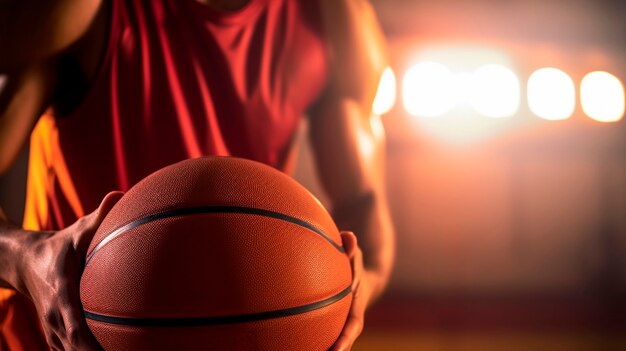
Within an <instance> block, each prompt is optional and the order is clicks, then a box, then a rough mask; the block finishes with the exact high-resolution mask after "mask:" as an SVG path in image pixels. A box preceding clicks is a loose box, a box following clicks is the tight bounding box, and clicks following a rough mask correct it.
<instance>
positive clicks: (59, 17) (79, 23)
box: [0, 0, 108, 70]
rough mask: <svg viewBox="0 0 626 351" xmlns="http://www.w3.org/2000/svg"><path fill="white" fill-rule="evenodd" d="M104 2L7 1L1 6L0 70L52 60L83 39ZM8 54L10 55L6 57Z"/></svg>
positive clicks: (69, 0) (72, 0) (105, 1)
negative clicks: (1, 52)
mask: <svg viewBox="0 0 626 351" xmlns="http://www.w3.org/2000/svg"><path fill="white" fill-rule="evenodd" d="M106 3H108V1H107V0H48V1H39V0H8V1H2V5H0V23H1V24H0V26H1V27H2V28H0V47H2V48H3V52H4V53H5V54H3V55H1V57H2V58H1V59H0V69H2V70H11V69H13V68H16V66H17V67H19V66H20V65H28V64H29V63H31V62H32V63H36V62H41V61H43V60H46V59H48V58H51V57H55V56H57V55H59V54H60V53H62V52H64V51H65V50H67V49H68V48H70V47H71V46H72V45H73V44H75V43H76V42H78V41H79V40H80V39H81V38H83V37H84V36H85V35H86V34H87V33H88V32H89V30H90V28H91V27H92V26H93V25H94V22H95V21H96V19H97V18H98V14H99V13H101V11H102V10H103V8H104V6H105V4H106ZM6 53H10V54H6Z"/></svg>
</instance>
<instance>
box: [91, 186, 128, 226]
mask: <svg viewBox="0 0 626 351" xmlns="http://www.w3.org/2000/svg"><path fill="white" fill-rule="evenodd" d="M122 196H124V192H122V191H111V192H110V193H108V194H107V195H106V196H105V197H104V199H102V202H101V203H100V206H98V209H97V210H96V213H97V217H98V225H100V222H102V220H103V219H104V217H105V216H106V215H107V214H108V213H109V211H111V209H112V208H113V206H115V204H116V203H117V202H118V201H119V200H120V199H121V198H122Z"/></svg>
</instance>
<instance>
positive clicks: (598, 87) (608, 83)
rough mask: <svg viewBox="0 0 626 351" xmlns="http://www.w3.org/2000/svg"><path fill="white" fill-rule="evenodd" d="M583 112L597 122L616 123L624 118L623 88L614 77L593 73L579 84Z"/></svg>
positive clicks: (604, 73)
mask: <svg viewBox="0 0 626 351" xmlns="http://www.w3.org/2000/svg"><path fill="white" fill-rule="evenodd" d="M580 102H581V104H582V108H583V111H584V112H585V114H586V115H587V116H589V117H590V118H592V119H594V120H596V121H598V122H616V121H619V120H620V119H622V117H623V116H624V86H623V85H622V83H621V82H620V81H619V79H617V77H615V76H614V75H612V74H610V73H608V72H603V71H595V72H591V73H589V74H587V75H586V76H585V77H584V78H583V80H582V82H581V84H580Z"/></svg>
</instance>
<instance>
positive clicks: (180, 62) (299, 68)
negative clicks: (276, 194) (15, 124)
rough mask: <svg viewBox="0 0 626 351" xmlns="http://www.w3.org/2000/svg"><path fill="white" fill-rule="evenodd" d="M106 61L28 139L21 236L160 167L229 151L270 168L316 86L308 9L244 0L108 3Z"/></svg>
mask: <svg viewBox="0 0 626 351" xmlns="http://www.w3.org/2000/svg"><path fill="white" fill-rule="evenodd" d="M112 7H113V8H112V16H111V18H112V21H111V27H110V35H109V40H108V47H107V49H106V54H105V55H106V56H105V58H104V62H103V65H102V68H101V71H100V72H99V74H98V77H97V78H96V81H95V83H94V85H93V87H92V90H91V91H90V92H89V93H88V94H87V97H86V98H85V100H84V101H83V103H82V104H81V105H79V106H78V107H77V108H76V109H75V110H74V111H73V112H71V113H70V114H69V115H68V116H63V117H57V118H55V117H54V116H51V115H46V116H44V117H43V118H42V119H41V120H40V121H39V123H38V125H37V126H36V128H35V130H34V133H33V135H32V137H31V155H30V169H29V178H28V190H27V193H28V194H27V201H26V212H25V223H24V224H25V226H26V227H27V228H29V229H58V228H63V227H65V226H67V225H69V224H71V223H73V222H74V221H75V220H76V219H77V218H79V217H81V216H82V215H84V214H86V213H89V212H90V211H92V210H94V209H95V208H96V207H97V206H98V204H99V203H100V201H101V200H102V198H103V197H104V195H106V193H107V192H109V191H112V190H124V191H125V190H128V188H130V187H131V186H132V185H133V184H135V183H136V182H138V181H139V180H141V179H142V178H144V177H145V176H147V175H148V174H150V173H152V172H153V171H156V170H158V169H160V168H162V167H164V166H166V165H169V164H172V163H175V162H178V161H180V160H183V159H186V158H191V157H198V156H203V155H232V156H239V157H245V158H249V159H253V160H256V161H260V162H263V163H266V164H269V165H271V166H274V167H276V168H279V169H282V168H283V167H284V166H285V160H286V156H287V154H288V150H289V149H290V145H291V142H292V139H293V136H294V134H295V130H296V128H297V125H298V122H299V119H300V116H301V115H302V114H303V112H304V111H305V109H306V108H307V107H308V106H309V105H310V104H311V103H312V102H313V101H314V100H315V99H316V97H317V96H318V95H319V93H320V92H321V90H322V89H323V86H324V83H325V77H326V69H327V67H326V63H327V60H326V50H325V45H324V43H323V41H322V36H321V30H320V28H321V25H320V20H319V18H317V16H318V11H317V8H316V4H315V2H314V1H309V0H306V1H305V0H302V1H298V0H250V2H249V3H248V4H247V5H246V6H245V7H244V8H242V9H241V10H238V11H234V12H218V11H215V10H213V9H212V8H209V7H208V6H206V5H203V4H201V3H199V2H197V1H196V0H156V1H155V0H114V1H113V2H112Z"/></svg>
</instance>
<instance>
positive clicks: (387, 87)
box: [372, 67, 397, 116]
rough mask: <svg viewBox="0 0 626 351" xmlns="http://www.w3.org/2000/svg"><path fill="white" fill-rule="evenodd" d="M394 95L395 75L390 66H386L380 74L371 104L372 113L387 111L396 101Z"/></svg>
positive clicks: (378, 113)
mask: <svg viewBox="0 0 626 351" xmlns="http://www.w3.org/2000/svg"><path fill="white" fill-rule="evenodd" d="M396 95H397V92H396V76H395V74H394V73H393V70H392V69H391V67H387V68H385V70H384V71H383V74H382V75H381V76H380V82H379V83H378V90H377V91H376V97H375V98H374V104H373V106H372V111H373V112H374V114H376V115H379V116H380V115H384V114H385V113H387V112H389V111H390V110H391V108H393V105H394V104H395V103H396Z"/></svg>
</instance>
